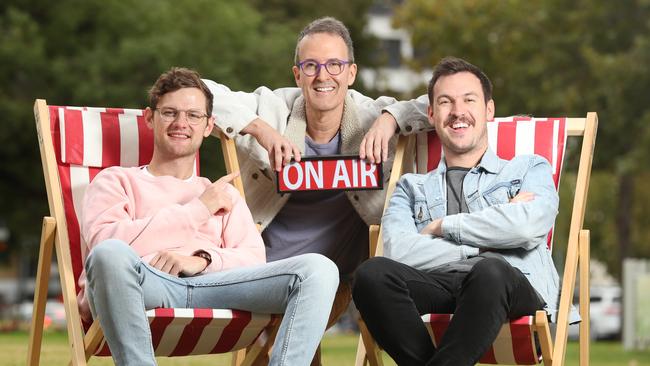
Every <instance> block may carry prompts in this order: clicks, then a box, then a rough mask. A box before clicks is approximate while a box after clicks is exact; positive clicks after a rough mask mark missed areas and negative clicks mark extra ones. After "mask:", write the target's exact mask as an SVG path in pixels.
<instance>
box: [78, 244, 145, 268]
mask: <svg viewBox="0 0 650 366" xmlns="http://www.w3.org/2000/svg"><path fill="white" fill-rule="evenodd" d="M137 260H138V256H137V254H136V253H135V252H134V251H133V249H132V248H131V247H130V246H129V245H128V244H127V243H125V242H123V241H121V240H117V239H108V240H104V241H102V242H101V243H99V244H97V245H96V246H95V247H94V248H93V249H92V250H91V251H90V254H89V255H88V258H86V271H87V272H88V274H89V275H91V272H93V271H102V272H103V271H118V270H121V269H122V267H123V266H132V265H133V262H134V261H137Z"/></svg>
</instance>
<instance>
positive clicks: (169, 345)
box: [95, 308, 278, 356]
mask: <svg viewBox="0 0 650 366" xmlns="http://www.w3.org/2000/svg"><path fill="white" fill-rule="evenodd" d="M147 317H148V318H149V324H150V326H151V330H152V337H153V339H152V340H153V346H154V353H155V354H156V356H188V355H203V354H213V353H226V352H231V351H235V350H238V349H241V348H244V347H246V346H248V345H250V344H252V343H253V342H254V341H255V339H256V338H257V337H259V335H260V334H261V333H262V330H264V328H266V327H267V326H268V325H269V324H270V323H271V322H273V320H274V319H275V318H277V317H278V316H276V315H271V314H257V313H251V312H248V311H241V310H230V309H185V308H157V309H152V310H148V311H147ZM95 355H96V356H110V355H111V353H110V349H109V347H108V344H107V343H106V340H105V339H104V340H103V341H102V343H101V345H100V346H99V347H98V349H97V351H96V352H95Z"/></svg>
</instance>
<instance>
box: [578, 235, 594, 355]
mask: <svg viewBox="0 0 650 366" xmlns="http://www.w3.org/2000/svg"><path fill="white" fill-rule="evenodd" d="M578 253H579V257H578V263H579V267H580V269H579V271H580V294H579V299H580V317H581V318H582V322H581V323H580V341H579V342H580V366H588V365H589V342H590V341H591V339H590V338H591V334H590V333H591V329H590V327H591V324H590V315H589V286H590V282H589V260H590V253H589V230H580V236H579V238H578Z"/></svg>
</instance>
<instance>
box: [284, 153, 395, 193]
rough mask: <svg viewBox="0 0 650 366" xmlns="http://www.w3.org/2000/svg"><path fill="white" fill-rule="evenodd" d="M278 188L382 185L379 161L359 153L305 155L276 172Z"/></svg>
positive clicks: (350, 187)
mask: <svg viewBox="0 0 650 366" xmlns="http://www.w3.org/2000/svg"><path fill="white" fill-rule="evenodd" d="M277 177H278V192H296V191H321V190H345V191H350V190H366V189H382V188H383V172H382V165H381V163H379V164H370V163H368V162H366V161H365V160H361V159H359V156H341V155H336V156H308V157H303V158H302V159H301V160H300V162H295V161H292V162H291V163H289V164H287V165H285V166H284V167H283V168H282V170H281V171H280V172H279V173H277Z"/></svg>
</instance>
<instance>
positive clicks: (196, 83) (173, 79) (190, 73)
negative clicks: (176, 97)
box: [149, 67, 214, 116]
mask: <svg viewBox="0 0 650 366" xmlns="http://www.w3.org/2000/svg"><path fill="white" fill-rule="evenodd" d="M183 88H197V89H200V90H201V91H202V92H203V95H205V110H206V114H207V115H208V116H210V115H212V101H213V99H214V97H213V96H212V92H210V89H208V86H207V85H205V83H204V82H203V80H201V76H200V75H199V73H198V72H196V71H194V70H190V69H186V68H184V67H172V68H171V69H169V71H167V72H164V73H163V74H162V75H160V77H158V80H156V82H155V83H154V84H153V86H152V87H151V89H149V107H150V108H151V109H156V108H157V107H158V101H159V100H160V98H162V96H163V95H165V94H167V93H171V92H175V91H177V90H179V89H183Z"/></svg>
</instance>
